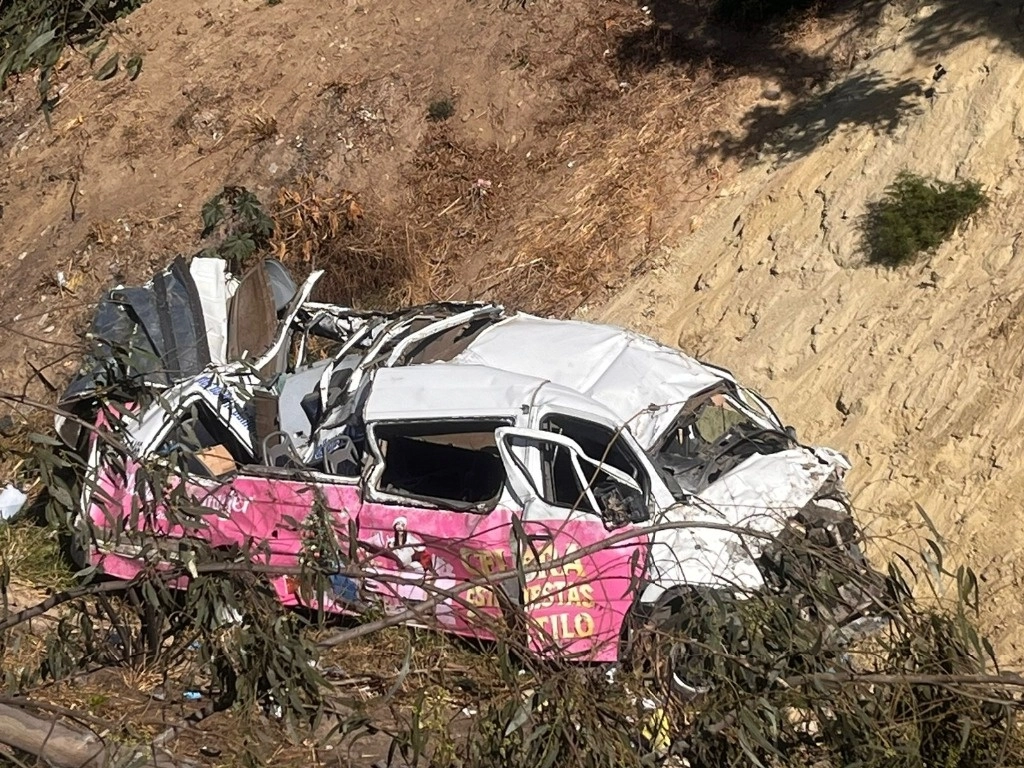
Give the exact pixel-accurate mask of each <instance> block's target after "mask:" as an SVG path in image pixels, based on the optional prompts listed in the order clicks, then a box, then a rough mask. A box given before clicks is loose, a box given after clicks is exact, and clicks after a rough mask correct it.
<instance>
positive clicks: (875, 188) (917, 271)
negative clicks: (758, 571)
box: [586, 3, 1024, 663]
mask: <svg viewBox="0 0 1024 768" xmlns="http://www.w3.org/2000/svg"><path fill="white" fill-rule="evenodd" d="M956 5H957V4H944V3H938V4H936V5H929V6H924V7H918V8H910V9H909V10H901V9H899V8H896V7H889V8H887V9H886V10H885V11H884V17H883V18H884V23H883V24H882V25H881V26H880V27H879V28H878V29H877V30H876V31H875V33H874V34H873V35H872V36H871V37H869V38H868V39H865V40H862V41H860V43H859V49H858V52H857V58H858V62H857V63H856V64H855V66H853V67H852V68H851V70H850V71H849V73H848V74H845V75H843V76H842V77H839V78H837V79H835V80H834V81H833V82H832V83H831V84H830V85H829V86H828V87H826V88H825V89H824V90H823V92H821V93H820V95H819V97H818V98H817V99H816V100H815V101H814V102H813V104H812V105H811V106H802V105H799V104H795V105H793V106H792V107H791V106H790V105H789V104H782V105H778V104H774V103H768V102H765V101H762V102H761V103H760V104H759V105H756V106H755V107H754V108H753V109H751V111H750V114H752V115H756V114H757V111H758V110H759V109H760V110H762V111H763V110H765V109H770V110H772V111H773V112H774V113H775V114H778V115H779V116H781V117H783V118H784V119H783V120H782V121H781V122H782V123H783V127H782V129H781V130H779V131H777V132H775V133H773V134H771V135H769V136H767V137H766V138H765V139H764V141H763V142H761V143H760V144H759V146H758V147H756V148H755V149H756V150H757V154H756V156H753V157H750V158H749V159H750V162H749V163H748V165H747V166H746V167H745V169H744V170H743V171H742V172H741V173H740V174H739V175H738V176H737V177H735V178H734V179H732V180H731V181H730V183H729V185H728V188H727V189H723V190H722V191H721V192H720V194H719V196H718V198H717V199H716V200H715V202H714V203H713V204H711V205H709V206H708V207H707V209H705V210H704V211H702V212H701V214H700V215H699V216H697V217H694V218H693V219H692V220H691V228H692V233H691V234H690V235H689V236H688V237H685V238H684V239H683V240H681V241H680V242H679V243H678V244H677V245H675V246H673V247H672V248H671V249H669V250H667V251H666V252H665V254H664V257H663V259H662V262H661V264H660V265H659V266H658V268H656V269H655V270H653V271H652V272H650V273H649V274H647V275H645V276H643V277H641V278H640V279H638V280H636V281H634V282H633V283H632V284H631V285H630V286H629V287H628V288H627V289H626V290H624V291H622V292H620V293H619V294H618V296H616V297H615V299H614V300H613V301H611V302H610V303H609V304H608V305H607V306H602V307H596V306H595V307H590V308H589V309H588V311H587V312H586V314H587V315H588V316H591V317H594V318H598V319H601V320H606V321H612V322H616V323H621V324H624V325H628V326H631V327H634V328H637V329H639V330H641V331H644V332H647V333H650V334H652V335H654V336H657V337H659V338H660V339H662V340H664V341H666V342H668V343H672V344H679V345H680V346H681V347H683V348H684V349H688V350H692V351H693V352H695V353H697V354H699V355H701V356H703V357H705V358H707V359H709V360H713V361H716V362H719V363H721V364H724V365H727V366H730V367H731V368H732V369H733V370H734V371H735V372H737V374H738V375H741V376H742V377H744V378H746V379H749V380H751V381H752V382H753V384H754V385H756V386H757V387H760V388H761V389H762V390H763V391H764V392H765V393H766V394H767V395H768V396H769V397H770V399H771V400H772V401H773V402H774V403H775V404H776V405H777V406H778V408H779V409H780V411H781V412H782V413H783V414H784V416H785V417H786V418H788V419H789V420H790V421H791V422H792V423H793V424H794V425H796V426H797V428H798V430H799V432H800V434H801V435H802V436H803V437H804V438H806V439H810V440H816V441H826V442H829V443H830V444H833V445H837V446H839V447H841V448H842V449H844V450H846V451H847V452H848V453H849V455H850V456H851V457H852V458H853V460H854V462H855V464H856V469H855V471H854V474H853V480H852V487H853V490H854V492H855V501H856V504H857V506H858V507H859V508H860V509H861V510H863V514H864V516H865V517H866V518H868V519H874V520H875V523H874V525H875V528H876V529H877V530H879V531H882V532H887V533H892V534H895V536H896V537H897V539H898V540H899V541H900V544H895V543H894V544H893V545H892V546H893V548H897V549H898V548H899V547H901V546H905V545H908V544H909V545H913V544H914V541H915V540H914V538H913V537H912V536H907V531H908V529H909V528H911V527H913V528H915V529H920V528H922V527H923V526H922V520H921V516H920V515H919V514H918V513H917V512H916V511H915V506H914V503H915V502H918V503H920V504H921V505H923V507H924V508H925V509H926V510H928V512H929V513H930V514H931V517H932V519H933V520H934V521H935V524H936V526H937V527H938V528H939V530H940V532H941V533H942V534H943V535H944V537H945V538H946V542H945V543H946V545H947V546H948V550H949V552H951V553H952V554H953V556H954V558H953V559H956V560H960V561H964V560H966V561H967V562H969V563H970V564H971V565H972V566H973V567H974V568H975V569H976V571H977V572H978V573H979V575H980V576H981V578H982V579H983V582H984V584H983V589H984V592H985V594H986V603H987V612H988V619H989V621H990V622H991V623H992V625H993V626H994V627H995V630H996V635H997V637H998V639H999V640H1000V641H1001V644H1002V650H1003V651H1004V653H1005V654H1006V661H1008V662H1011V663H1020V661H1021V659H1022V658H1024V645H1022V644H1021V643H1020V641H1019V639H1018V637H1019V633H1018V631H1017V629H1018V627H1019V624H1020V621H1021V620H1022V618H1024V598H1022V597H1021V594H1022V593H1021V579H1022V578H1024V527H1022V526H1021V523H1020V515H1021V509H1022V506H1024V459H1022V457H1024V404H1022V402H1024V401H1022V397H1021V395H1022V390H1024V385H1022V374H1024V353H1022V349H1024V322H1022V314H1024V258H1022V248H1024V243H1022V241H1021V236H1022V231H1021V221H1022V220H1024V186H1022V178H1024V176H1022V163H1024V151H1022V141H1024V123H1022V119H1021V114H1022V111H1021V110H1022V108H1024V88H1022V86H1024V59H1022V58H1021V56H1020V55H1019V52H1018V51H1017V50H1015V48H1014V46H1013V42H1014V41H1015V39H1016V40H1019V39H1020V34H1021V33H1020V31H1019V18H1018V14H1017V12H1016V11H1015V10H1013V11H1004V12H999V11H998V10H996V11H993V9H992V8H985V9H984V13H983V14H982V13H979V18H973V19H972V18H970V16H971V13H970V12H968V13H967V14H964V13H963V9H962V8H956V7H955V6H956ZM980 10H981V9H979V11H980ZM1000 13H1002V14H1003V15H999V14H1000ZM991 14H995V15H994V16H992V15H991ZM981 15H984V16H985V19H984V21H985V24H986V25H987V24H991V25H992V26H991V27H990V28H989V30H990V31H988V32H986V31H985V29H984V28H981V27H979V26H978V25H977V22H979V21H980V16H981ZM1000 26H1001V27H1002V28H1003V29H1004V30H1006V32H1007V35H1008V37H1007V38H1002V37H1001V36H1000V35H998V34H992V33H991V29H992V28H998V27H1000ZM936 65H941V66H942V68H943V69H944V70H945V71H946V74H945V75H940V76H939V77H938V79H936V77H935V76H936V75H937V74H940V70H936ZM730 141H733V142H734V143H735V137H733V138H730V137H728V136H726V137H722V138H721V141H720V143H719V145H718V147H719V151H728V147H729V146H730ZM902 169H906V170H909V171H913V172H916V173H920V174H925V175H934V176H938V177H940V178H943V179H954V178H975V179H977V180H979V181H981V182H982V183H983V184H984V185H985V187H986V188H987V190H988V191H989V193H990V195H991V197H992V204H991V205H990V206H989V207H988V209H987V210H985V211H984V212H983V213H982V214H981V215H979V216H977V217H976V218H975V220H974V221H973V222H972V223H970V224H969V225H968V226H967V227H966V228H965V229H964V231H962V232H960V233H958V235H957V236H955V237H954V238H953V240H952V241H951V242H949V243H947V244H946V245H944V246H942V247H941V248H940V249H939V250H938V252H937V253H935V254H934V255H932V256H930V257H929V258H927V259H926V260H923V261H922V262H921V263H920V264H918V265H916V266H912V267H906V268H900V269H897V270H895V271H889V270H887V269H882V268H876V267H872V266H868V265H866V264H865V261H864V256H863V254H862V249H861V237H860V233H859V231H858V230H859V226H858V225H859V222H860V221H861V217H862V215H863V214H864V213H865V210H866V205H867V203H868V201H870V200H872V199H876V198H877V197H878V196H879V194H880V191H881V190H882V189H883V188H884V187H885V186H886V185H887V184H888V183H889V182H890V181H891V180H892V179H893V177H894V175H895V174H896V173H897V172H898V171H900V170H902Z"/></svg>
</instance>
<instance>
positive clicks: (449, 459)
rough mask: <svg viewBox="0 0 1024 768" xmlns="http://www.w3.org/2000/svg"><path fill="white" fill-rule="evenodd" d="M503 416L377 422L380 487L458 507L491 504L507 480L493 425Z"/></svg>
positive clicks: (468, 508) (498, 424) (485, 508)
mask: <svg viewBox="0 0 1024 768" xmlns="http://www.w3.org/2000/svg"><path fill="white" fill-rule="evenodd" d="M503 426H508V422H505V421H475V420H474V421H470V420H466V421H462V420H459V421H430V422H408V423H402V424H380V425H376V426H375V427H374V430H373V432H374V437H375V439H376V443H377V446H378V449H379V451H380V455H381V457H382V458H383V462H384V467H383V471H382V473H381V475H380V479H379V481H378V483H377V488H378V490H380V491H382V492H384V493H388V494H391V495H393V496H402V497H406V498H411V499H418V500H420V501H426V502H429V503H431V504H436V505H438V506H441V507H446V508H449V509H454V510H458V511H473V512H486V511H490V510H491V509H493V508H494V506H495V504H497V502H498V498H499V496H500V495H501V490H502V488H503V487H504V484H505V468H504V465H503V464H502V462H501V459H500V457H499V456H498V449H497V444H496V443H495V438H494V430H496V429H498V428H499V427H503Z"/></svg>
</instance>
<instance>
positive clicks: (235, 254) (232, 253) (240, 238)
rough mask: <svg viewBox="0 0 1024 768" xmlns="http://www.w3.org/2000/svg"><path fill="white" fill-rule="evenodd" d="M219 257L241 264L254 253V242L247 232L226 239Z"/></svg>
mask: <svg viewBox="0 0 1024 768" xmlns="http://www.w3.org/2000/svg"><path fill="white" fill-rule="evenodd" d="M220 252H221V255H223V256H224V258H226V259H228V260H232V261H235V262H236V263H241V262H243V261H245V260H246V259H247V258H249V256H251V255H252V254H253V253H255V252H256V242H255V241H254V240H253V239H252V235H251V234H249V233H248V232H242V233H241V234H238V235H233V236H231V237H229V238H227V239H226V240H225V241H224V242H223V243H222V244H221V247H220Z"/></svg>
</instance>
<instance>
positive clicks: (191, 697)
mask: <svg viewBox="0 0 1024 768" xmlns="http://www.w3.org/2000/svg"><path fill="white" fill-rule="evenodd" d="M182 698H184V699H185V701H199V700H200V699H202V698H203V694H201V693H200V692H199V691H185V692H184V693H183V694H182Z"/></svg>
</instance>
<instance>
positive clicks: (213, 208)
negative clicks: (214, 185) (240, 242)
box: [201, 195, 224, 237]
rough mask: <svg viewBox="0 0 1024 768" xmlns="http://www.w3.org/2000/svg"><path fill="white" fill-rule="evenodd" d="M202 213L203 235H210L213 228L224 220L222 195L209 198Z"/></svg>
mask: <svg viewBox="0 0 1024 768" xmlns="http://www.w3.org/2000/svg"><path fill="white" fill-rule="evenodd" d="M201 215H202V217H203V232H202V237H209V236H210V234H211V233H212V232H213V230H214V229H216V228H217V225H218V224H220V223H221V222H222V221H223V220H224V204H223V202H222V196H221V195H214V196H213V197H211V198H210V199H209V200H207V201H206V204H205V205H204V206H203V210H202V214H201Z"/></svg>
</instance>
